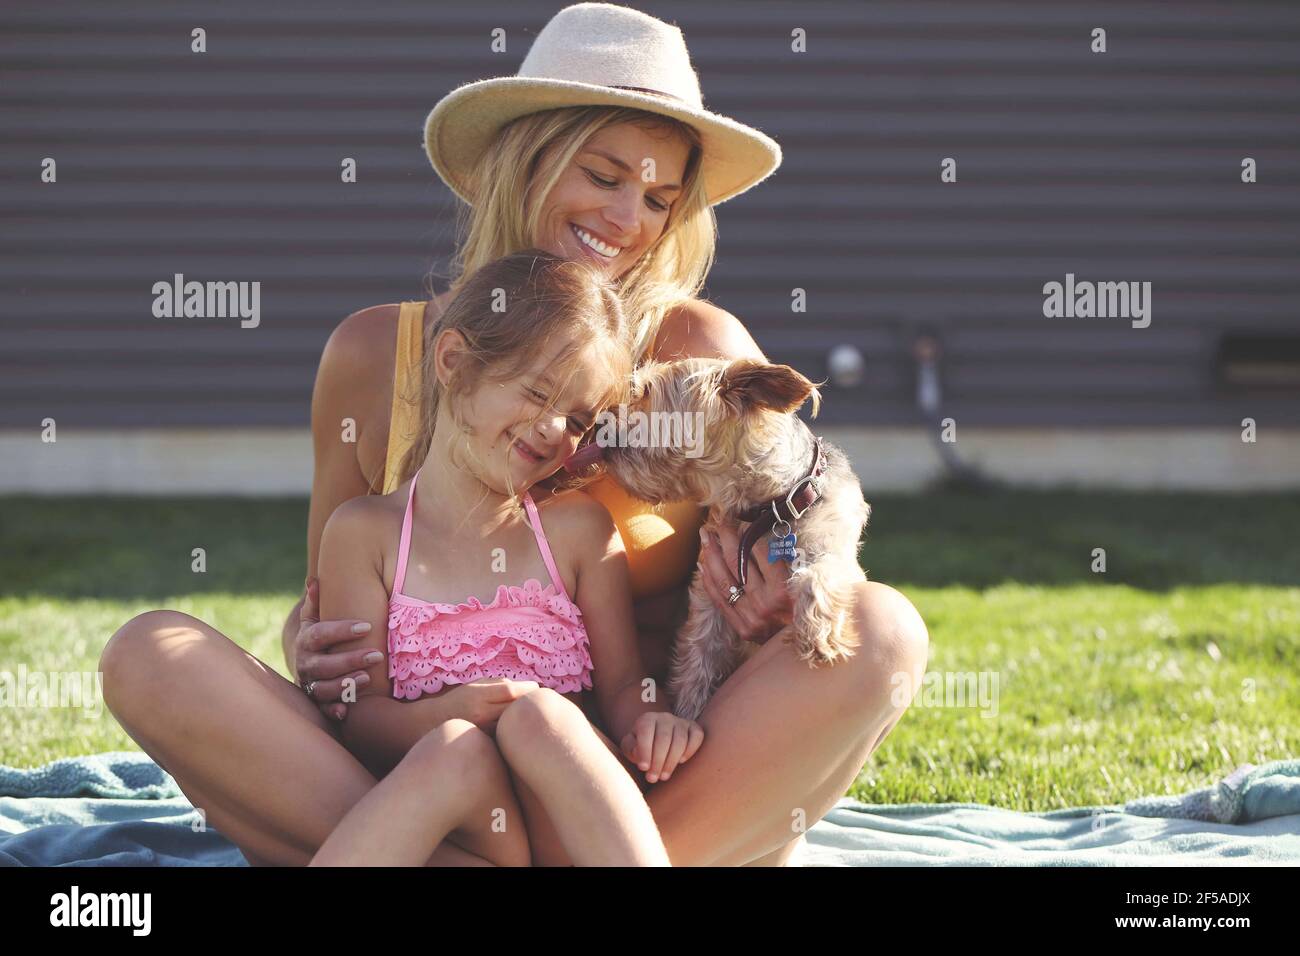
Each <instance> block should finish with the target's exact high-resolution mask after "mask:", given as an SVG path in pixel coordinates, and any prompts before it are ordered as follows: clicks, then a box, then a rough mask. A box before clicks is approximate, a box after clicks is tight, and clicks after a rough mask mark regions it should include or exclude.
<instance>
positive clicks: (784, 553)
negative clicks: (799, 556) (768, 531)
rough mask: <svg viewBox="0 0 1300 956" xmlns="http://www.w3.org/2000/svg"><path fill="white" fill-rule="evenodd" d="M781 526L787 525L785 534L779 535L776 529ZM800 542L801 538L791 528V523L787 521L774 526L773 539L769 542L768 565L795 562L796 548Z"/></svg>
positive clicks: (782, 520)
mask: <svg viewBox="0 0 1300 956" xmlns="http://www.w3.org/2000/svg"><path fill="white" fill-rule="evenodd" d="M780 525H785V534H777V532H776V529H777V527H779V526H780ZM798 540H799V536H798V535H796V534H795V533H794V531H793V530H792V529H791V528H790V522H788V521H786V520H785V519H781V520H780V521H778V522H777V523H776V524H775V525H773V526H772V537H771V538H769V539H768V542H767V563H768V564H776V562H778V561H792V560H794V546H795V543H796V542H797V541H798Z"/></svg>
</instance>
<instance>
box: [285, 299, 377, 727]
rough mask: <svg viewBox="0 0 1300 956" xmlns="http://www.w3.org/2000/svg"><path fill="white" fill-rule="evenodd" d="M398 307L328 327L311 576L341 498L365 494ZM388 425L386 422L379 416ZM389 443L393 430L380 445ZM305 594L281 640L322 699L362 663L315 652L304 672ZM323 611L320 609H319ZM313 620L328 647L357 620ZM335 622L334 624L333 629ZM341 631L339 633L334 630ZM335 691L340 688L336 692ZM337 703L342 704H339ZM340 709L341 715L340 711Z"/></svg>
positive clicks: (320, 374) (316, 409)
mask: <svg viewBox="0 0 1300 956" xmlns="http://www.w3.org/2000/svg"><path fill="white" fill-rule="evenodd" d="M392 310H393V307H392V306H377V307H375V308H371V309H363V310H361V311H360V312H354V313H353V314H352V315H349V316H348V317H347V318H346V319H344V320H343V321H342V322H341V323H339V325H338V327H337V328H336V329H335V330H334V331H333V332H332V333H331V334H330V337H329V340H328V341H327V342H326V343H325V349H324V351H323V352H322V353H321V360H320V368H319V369H318V371H317V372H316V384H315V387H314V388H313V390H312V405H311V427H312V450H313V461H314V466H313V471H312V490H311V505H310V508H309V510H308V515H307V577H306V581H307V582H310V581H311V579H312V577H314V576H316V573H317V558H318V554H319V551H320V540H321V533H322V531H323V530H324V528H325V522H326V521H328V520H329V517H330V515H332V514H333V513H334V510H335V509H336V508H337V507H338V506H339V505H341V504H342V503H343V502H345V501H347V500H349V499H351V498H355V497H358V496H360V495H365V494H367V493H368V492H369V490H370V482H369V481H368V480H367V478H366V476H365V475H364V474H363V473H362V470H361V466H360V464H359V459H358V453H357V450H358V448H360V447H361V441H362V439H363V438H368V437H369V436H370V431H371V430H373V429H374V428H376V427H378V426H377V425H375V424H373V423H372V419H373V418H374V417H375V415H374V409H376V408H377V407H378V406H377V405H376V399H375V398H374V396H375V395H377V394H378V395H387V392H388V390H389V385H390V384H391V378H392V375H391V372H392V368H391V367H392V355H391V354H390V353H389V352H385V351H384V349H385V348H386V344H387V342H389V341H390V340H392V338H393V334H394V333H393V331H392V328H391V327H392V325H393V322H392ZM345 419H351V420H352V421H353V422H355V423H356V427H355V429H354V431H355V435H354V436H351V437H354V438H355V439H356V440H355V441H344V420H345ZM381 424H382V423H381ZM386 445H387V436H386V435H385V436H384V441H383V443H382V445H381V447H384V446H386ZM303 605H304V599H303V598H300V599H299V600H298V603H297V604H296V605H295V606H294V608H293V610H292V611H290V612H289V617H288V618H287V619H286V621H285V623H284V628H283V631H282V634H281V644H282V647H283V650H284V656H285V661H286V662H287V663H288V666H289V671H290V673H291V674H293V675H294V677H295V679H307V678H315V679H321V680H322V681H324V682H326V684H325V685H323V686H322V687H320V688H318V689H317V695H318V699H324V700H326V701H329V700H336V699H337V697H338V694H337V692H336V688H334V687H330V686H328V685H332V684H334V683H335V681H333V680H331V679H332V678H338V677H342V676H343V675H345V674H347V673H350V672H351V671H354V670H356V669H357V667H358V661H357V659H356V655H340V654H337V653H322V654H321V655H320V656H319V657H316V658H314V659H312V661H311V666H310V667H309V668H306V669H305V670H306V672H305V673H300V670H303V668H300V666H299V665H300V664H301V663H302V653H303V651H302V649H301V648H299V646H298V644H299V642H300V640H301V639H300V630H301V628H302V624H303V623H304V620H303V619H302V618H300V614H301V612H302V611H303ZM317 610H319V608H317ZM323 620H324V621H325V622H327V623H325V624H319V625H316V626H315V629H316V630H318V631H322V632H323V633H321V634H319V635H318V636H319V637H320V638H321V640H320V641H318V644H319V647H320V649H321V650H322V651H325V652H329V651H330V650H331V648H332V647H333V645H335V644H337V642H338V640H339V639H341V638H343V637H344V636H345V635H346V634H347V631H348V629H349V628H350V627H351V625H352V624H353V623H355V622H353V621H346V622H339V624H338V625H335V624H333V623H330V618H328V617H325V618H324V619H323ZM331 628H332V630H331ZM336 632H337V633H336ZM330 691H335V692H334V693H333V694H332V695H331V693H330ZM335 707H336V708H339V709H340V710H343V709H345V708H342V707H341V705H338V704H335ZM336 716H339V717H341V716H342V713H337V714H336Z"/></svg>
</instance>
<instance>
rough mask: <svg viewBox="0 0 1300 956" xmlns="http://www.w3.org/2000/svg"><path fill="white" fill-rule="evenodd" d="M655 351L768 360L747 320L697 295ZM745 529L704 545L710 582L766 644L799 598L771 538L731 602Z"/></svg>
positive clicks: (758, 549) (731, 620) (716, 596)
mask: <svg viewBox="0 0 1300 956" xmlns="http://www.w3.org/2000/svg"><path fill="white" fill-rule="evenodd" d="M652 355H653V357H654V358H655V359H656V360H658V361H661V362H669V361H672V360H673V359H679V358H721V359H727V360H735V359H741V358H752V359H757V360H758V361H760V362H766V361H767V360H768V359H767V356H765V355H764V354H763V352H762V350H761V349H760V348H759V347H758V343H757V342H755V341H754V338H753V336H751V335H750V334H749V332H748V330H746V328H745V326H744V325H743V324H741V321H740V320H739V319H737V318H736V317H735V316H734V315H732V314H731V313H730V312H728V311H726V310H725V309H720V308H718V307H717V306H715V305H713V304H711V303H709V302H704V301H702V300H699V299H695V300H693V301H691V302H689V303H687V304H686V305H683V306H682V307H680V308H677V309H674V310H673V311H672V312H669V313H668V315H666V316H665V317H664V322H663V325H662V326H661V327H660V329H659V334H658V335H657V336H656V337H655V345H654V349H653V351H652ZM739 551H740V533H739V528H738V526H737V525H736V524H735V523H732V524H730V525H723V526H721V528H720V531H719V535H718V536H715V537H713V538H711V539H710V540H708V541H706V542H704V543H703V544H702V546H701V548H700V567H701V568H702V569H703V577H704V587H705V590H706V591H707V592H708V595H709V597H710V598H711V599H712V601H713V604H714V606H715V607H716V608H717V609H718V611H719V612H720V613H721V614H722V615H723V617H724V618H725V619H726V621H727V623H728V624H729V625H730V626H731V629H732V630H733V631H735V632H736V634H737V635H739V636H740V638H741V639H743V640H746V641H753V642H755V643H759V644H762V643H764V642H766V641H767V640H769V639H770V638H771V637H772V636H773V635H775V634H777V633H778V632H780V631H781V629H782V628H784V627H786V626H788V625H789V624H790V622H791V621H793V620H794V599H793V598H792V597H791V596H790V589H789V587H788V586H787V582H788V581H789V580H790V566H789V565H788V564H786V563H785V562H784V561H778V562H777V563H776V564H768V563H767V542H766V541H763V540H760V541H758V542H757V543H755V545H754V548H753V555H754V563H753V565H752V570H751V572H750V574H749V576H748V577H747V578H746V581H745V593H744V595H743V596H742V597H741V599H740V600H739V601H737V602H736V603H735V604H734V605H731V604H728V603H727V594H728V591H729V589H730V587H731V585H733V584H736V583H737V581H736V577H735V572H734V571H733V570H732V569H734V568H735V567H736V558H737V555H738V553H739Z"/></svg>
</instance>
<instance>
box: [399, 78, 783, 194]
mask: <svg viewBox="0 0 1300 956" xmlns="http://www.w3.org/2000/svg"><path fill="white" fill-rule="evenodd" d="M565 106H630V107H634V108H637V109H644V110H648V111H649V112H652V113H659V114H661V115H664V116H670V117H672V118H674V119H677V120H681V121H682V122H684V123H687V124H689V125H691V126H693V127H694V128H695V129H696V130H697V131H698V132H699V134H700V138H701V140H702V142H703V144H704V156H703V162H702V166H701V170H700V172H701V175H702V176H703V179H704V190H705V194H706V195H707V196H708V202H709V205H711V206H716V205H717V204H718V203H720V202H725V201H726V200H728V199H731V198H732V197H734V196H738V195H740V194H741V193H743V192H745V191H746V190H747V189H750V188H751V187H753V186H755V185H757V184H758V183H760V182H762V181H763V180H764V179H766V178H767V177H768V176H770V175H771V174H772V173H773V172H774V171H775V170H776V168H777V167H778V166H780V165H781V147H780V145H778V144H777V142H776V140H774V139H772V138H771V137H770V136H768V135H766V134H765V133H763V132H762V131H760V130H757V129H754V128H753V127H751V126H746V125H745V124H744V123H738V122H736V121H735V120H733V119H731V118H730V117H727V116H723V115H721V114H719V113H713V112H710V111H709V110H705V109H699V108H696V107H693V106H691V105H689V104H687V103H682V102H680V101H678V100H672V99H668V98H665V97H660V96H655V95H653V94H649V93H637V92H634V91H632V90H618V89H613V88H611V87H607V86H597V85H595V84H591V83H578V82H574V81H572V80H548V79H534V78H532V77H522V76H503V77H497V78H494V79H489V80H478V81H476V82H473V83H467V84H465V85H464V86H461V87H458V88H457V89H455V90H453V91H452V92H450V93H448V94H447V95H446V96H445V97H443V98H442V99H441V100H440V101H439V102H438V104H437V105H436V106H435V107H434V108H433V110H432V111H431V112H430V113H429V116H428V118H427V119H426V120H425V123H424V148H425V151H426V152H427V153H428V156H429V162H431V163H432V164H433V168H434V169H435V170H436V171H437V173H438V175H439V176H441V177H442V179H443V182H445V183H446V184H447V185H448V186H449V187H450V188H451V190H452V191H453V192H454V193H456V195H457V196H459V197H460V198H461V199H463V200H465V202H467V203H472V199H471V196H470V193H471V189H470V185H469V182H470V172H471V171H472V170H474V169H476V168H477V167H478V165H479V162H480V160H481V159H482V156H483V154H484V152H485V151H486V150H487V148H488V146H489V145H490V144H491V142H492V140H493V138H494V137H495V136H496V134H497V132H498V131H499V130H500V129H501V127H502V126H504V125H505V124H506V123H508V122H510V121H511V120H514V119H517V118H519V117H520V116H527V115H528V114H530V113H537V112H540V111H541V110H548V109H557V108H560V107H565Z"/></svg>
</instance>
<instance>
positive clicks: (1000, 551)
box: [0, 488, 1300, 601]
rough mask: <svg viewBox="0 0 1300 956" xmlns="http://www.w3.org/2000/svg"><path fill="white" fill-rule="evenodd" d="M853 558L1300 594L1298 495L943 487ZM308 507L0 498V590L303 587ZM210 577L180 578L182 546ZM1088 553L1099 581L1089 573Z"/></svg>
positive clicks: (883, 577) (986, 576) (910, 576)
mask: <svg viewBox="0 0 1300 956" xmlns="http://www.w3.org/2000/svg"><path fill="white" fill-rule="evenodd" d="M867 500H868V501H869V502H871V505H872V509H873V514H872V519H871V523H870V525H869V526H868V529H867V536H866V540H865V543H864V545H863V548H862V564H863V566H864V567H865V568H867V569H868V572H869V575H870V577H871V579H872V580H875V581H883V582H885V583H887V584H891V585H893V586H896V587H906V586H908V585H915V586H923V587H948V586H965V587H969V588H973V589H983V588H988V587H993V586H996V585H999V584H1002V583H1006V582H1017V583H1020V584H1031V585H1045V586H1065V585H1072V584H1098V583H1109V584H1125V585H1128V586H1130V587H1135V588H1141V589H1145V590H1151V591H1160V590H1166V589H1169V588H1172V587H1177V586H1182V585H1205V584H1262V585H1282V586H1287V585H1289V586H1297V585H1300V547H1297V546H1296V544H1295V541H1294V534H1295V530H1296V529H1297V528H1300V494H1295V493H1287V494H1255V495H1206V494H1174V493H1120V492H1104V493H1099V492H1090V491H1038V490H1010V489H1004V488H986V489H968V490H963V489H951V488H949V489H944V490H939V491H934V492H929V493H926V494H923V495H898V494H879V495H875V494H872V493H871V492H870V490H869V489H868V491H867ZM306 529H307V501H306V499H303V498H287V499H233V498H222V499H211V498H203V499H177V498H36V497H30V496H22V497H7V498H0V541H2V542H3V548H2V549H0V571H2V578H0V595H17V596H49V597H54V598H104V599H130V600H136V599H155V600H159V601H162V600H163V599H165V598H167V597H170V596H173V595H178V594H201V593H210V592H229V593H235V594H238V593H262V594H265V593H278V592H283V593H285V594H294V595H296V594H297V593H299V591H300V589H301V587H302V582H303V577H304V575H305V573H306V533H307V531H306ZM195 548H203V549H204V550H205V552H206V562H207V571H206V572H205V573H202V574H199V573H195V572H194V571H192V570H191V564H192V562H193V561H194V558H193V557H192V551H193V549H195ZM1094 548H1104V549H1105V551H1106V573H1105V574H1104V575H1102V574H1094V573H1093V572H1092V571H1091V565H1092V561H1093V557H1092V552H1093V549H1094Z"/></svg>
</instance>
